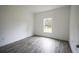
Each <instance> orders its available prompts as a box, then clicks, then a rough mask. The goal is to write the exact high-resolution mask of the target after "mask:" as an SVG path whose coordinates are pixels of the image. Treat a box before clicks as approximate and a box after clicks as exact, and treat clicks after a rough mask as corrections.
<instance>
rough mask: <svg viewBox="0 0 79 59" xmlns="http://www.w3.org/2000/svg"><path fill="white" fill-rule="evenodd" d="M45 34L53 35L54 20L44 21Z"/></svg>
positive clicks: (45, 19) (47, 19) (46, 19)
mask: <svg viewBox="0 0 79 59" xmlns="http://www.w3.org/2000/svg"><path fill="white" fill-rule="evenodd" d="M43 32H46V33H52V18H44V19H43Z"/></svg>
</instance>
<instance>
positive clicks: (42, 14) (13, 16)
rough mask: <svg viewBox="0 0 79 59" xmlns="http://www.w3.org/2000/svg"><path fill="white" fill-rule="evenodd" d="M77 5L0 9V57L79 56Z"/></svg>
mask: <svg viewBox="0 0 79 59" xmlns="http://www.w3.org/2000/svg"><path fill="white" fill-rule="evenodd" d="M78 15H79V6H78V5H73V6H72V5H0V53H78V52H79V36H78V35H79V26H78V25H79V16H78Z"/></svg>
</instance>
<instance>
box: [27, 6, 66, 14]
mask: <svg viewBox="0 0 79 59" xmlns="http://www.w3.org/2000/svg"><path fill="white" fill-rule="evenodd" d="M64 6H65V5H28V6H27V9H28V10H30V11H32V12H34V13H37V12H43V11H48V10H52V9H56V8H59V7H64Z"/></svg>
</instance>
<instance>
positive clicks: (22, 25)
mask: <svg viewBox="0 0 79 59" xmlns="http://www.w3.org/2000/svg"><path fill="white" fill-rule="evenodd" d="M0 23H1V24H0V32H1V33H0V38H1V39H0V46H3V45H6V44H9V43H12V42H15V41H17V40H20V39H23V38H26V37H29V36H31V35H33V15H32V13H30V12H29V11H28V10H27V8H25V7H24V6H0Z"/></svg>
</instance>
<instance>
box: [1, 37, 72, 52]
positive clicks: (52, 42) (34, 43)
mask: <svg viewBox="0 0 79 59" xmlns="http://www.w3.org/2000/svg"><path fill="white" fill-rule="evenodd" d="M0 53H71V49H70V47H69V44H68V42H66V41H61V40H56V39H50V38H45V37H39V36H33V37H29V38H25V39H23V40H20V41H17V42H15V43H12V44H9V45H6V46H3V47H0Z"/></svg>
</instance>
